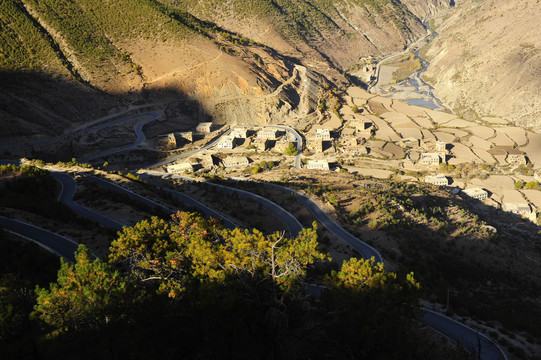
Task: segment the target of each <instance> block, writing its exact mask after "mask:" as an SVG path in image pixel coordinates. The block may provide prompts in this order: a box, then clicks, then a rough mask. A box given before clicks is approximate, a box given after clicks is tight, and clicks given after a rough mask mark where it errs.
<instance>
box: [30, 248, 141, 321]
mask: <svg viewBox="0 0 541 360" xmlns="http://www.w3.org/2000/svg"><path fill="white" fill-rule="evenodd" d="M36 294H37V305H36V306H35V307H34V310H35V311H34V315H35V316H38V317H39V318H41V319H42V320H43V321H45V322H46V323H47V324H49V325H51V326H53V327H55V328H57V329H58V330H60V331H63V330H66V331H69V330H81V329H95V328H99V327H100V326H103V325H105V324H107V323H109V322H112V321H116V320H118V319H120V318H121V317H123V314H124V312H125V311H126V308H128V306H127V305H129V303H130V302H132V301H134V297H133V296H132V295H133V294H129V291H128V284H127V282H126V280H125V279H123V278H122V277H121V276H120V274H119V273H118V272H117V271H115V270H113V269H112V268H111V266H109V265H108V264H107V263H104V262H101V261H100V260H99V259H95V260H93V256H92V254H91V253H90V251H89V250H88V249H87V248H86V246H84V245H79V248H78V250H77V252H76V254H75V264H70V263H68V262H66V261H64V260H63V259H61V266H60V270H59V271H58V279H57V282H56V283H52V284H50V287H49V289H45V288H40V287H39V286H38V287H36Z"/></svg>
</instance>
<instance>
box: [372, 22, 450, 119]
mask: <svg viewBox="0 0 541 360" xmlns="http://www.w3.org/2000/svg"><path fill="white" fill-rule="evenodd" d="M430 32H431V36H430V37H429V39H428V41H426V43H425V44H424V45H422V46H421V47H419V48H418V49H416V50H415V51H414V52H413V54H414V56H415V58H416V59H419V61H420V62H421V69H420V70H419V71H417V72H415V73H413V74H411V75H410V76H409V77H408V78H407V79H406V80H403V81H401V82H399V83H395V82H394V80H393V77H392V74H393V72H394V71H395V70H396V69H397V67H396V66H391V65H385V64H383V63H384V62H386V61H387V60H390V59H392V58H394V57H396V56H394V57H392V58H388V59H386V60H384V61H382V63H381V65H380V66H379V74H378V81H377V83H376V84H375V85H374V86H373V87H372V88H371V90H370V92H373V93H377V94H379V95H381V96H385V97H389V98H392V99H396V100H401V101H404V102H407V103H408V104H410V105H416V106H423V107H427V108H430V109H434V110H445V111H449V110H448V109H447V108H446V107H445V106H443V104H442V102H441V101H440V99H438V98H437V97H436V96H435V95H434V89H433V88H432V86H430V85H429V84H427V83H426V82H425V81H424V80H423V79H422V77H421V74H422V73H423V72H424V71H426V69H427V68H428V66H429V65H430V63H429V62H428V61H426V60H424V59H423V58H421V57H420V55H419V53H420V51H421V50H422V49H423V47H425V46H427V45H428V44H430V42H432V40H434V38H436V36H437V35H438V34H437V33H436V32H434V31H430ZM406 53H407V52H406Z"/></svg>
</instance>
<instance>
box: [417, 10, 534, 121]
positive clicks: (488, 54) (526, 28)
mask: <svg viewBox="0 0 541 360" xmlns="http://www.w3.org/2000/svg"><path fill="white" fill-rule="evenodd" d="M540 15H541V4H540V3H539V2H538V1H537V0H520V1H512V2H509V1H502V0H482V1H471V0H467V1H463V2H462V4H460V6H458V7H457V10H456V12H453V14H452V15H451V16H449V17H447V18H446V19H445V21H443V22H442V23H441V25H440V26H439V27H438V28H437V29H436V31H438V32H439V33H440V35H439V36H438V37H437V38H436V40H435V41H434V42H433V43H432V46H431V47H430V48H429V50H428V51H427V52H426V56H427V57H428V59H429V60H430V62H431V65H430V67H429V69H428V71H427V73H426V76H427V78H428V79H429V81H430V82H431V83H432V84H433V85H434V87H435V89H436V94H437V95H438V97H440V98H441V99H443V100H444V102H446V103H447V104H448V106H449V107H451V108H452V109H454V110H455V111H456V112H457V113H458V114H460V115H463V116H466V117H472V118H475V117H476V116H487V115H491V116H499V117H504V118H507V119H509V120H511V121H513V122H514V123H515V124H517V125H520V126H525V127H533V128H537V129H539V128H541V121H539V118H540V115H541V72H540V69H541V32H539V29H538V27H539V16H540Z"/></svg>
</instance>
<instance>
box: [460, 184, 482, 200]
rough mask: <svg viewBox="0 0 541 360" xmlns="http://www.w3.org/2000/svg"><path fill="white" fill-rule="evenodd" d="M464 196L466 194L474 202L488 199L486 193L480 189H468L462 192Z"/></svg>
mask: <svg viewBox="0 0 541 360" xmlns="http://www.w3.org/2000/svg"><path fill="white" fill-rule="evenodd" d="M462 192H463V193H464V194H466V195H467V196H468V197H469V198H471V199H475V200H485V199H486V198H487V197H488V192H486V191H485V190H483V189H481V188H478V187H477V188H470V189H465V190H462Z"/></svg>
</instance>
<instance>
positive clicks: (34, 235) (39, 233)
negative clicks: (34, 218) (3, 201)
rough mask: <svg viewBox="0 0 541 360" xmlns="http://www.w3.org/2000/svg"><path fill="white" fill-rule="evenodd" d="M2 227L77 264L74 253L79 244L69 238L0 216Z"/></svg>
mask: <svg viewBox="0 0 541 360" xmlns="http://www.w3.org/2000/svg"><path fill="white" fill-rule="evenodd" d="M0 225H1V226H2V227H3V228H4V229H5V230H7V231H9V232H12V233H15V234H17V235H20V236H22V237H24V238H26V239H28V240H30V241H33V242H35V243H36V244H38V245H39V246H41V247H43V248H45V249H46V250H48V251H50V252H52V253H55V254H57V255H59V256H62V257H63V258H65V259H67V260H69V261H71V262H75V254H74V252H75V251H76V250H77V247H78V246H79V244H77V243H76V242H75V241H73V240H71V239H68V238H67V237H64V236H61V235H58V234H55V233H53V232H51V231H48V230H45V229H42V228H40V227H37V226H34V225H31V224H27V223H25V222H22V221H19V220H15V219H10V218H7V217H4V216H0Z"/></svg>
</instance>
